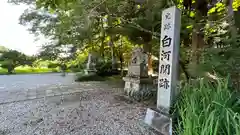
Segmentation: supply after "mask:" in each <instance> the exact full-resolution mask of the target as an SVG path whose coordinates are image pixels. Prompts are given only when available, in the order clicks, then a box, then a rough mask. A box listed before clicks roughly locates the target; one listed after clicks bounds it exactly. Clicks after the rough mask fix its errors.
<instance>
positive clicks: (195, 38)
mask: <svg viewBox="0 0 240 135" xmlns="http://www.w3.org/2000/svg"><path fill="white" fill-rule="evenodd" d="M201 19H203V17H202V15H201V12H200V11H198V10H197V11H196V21H195V24H194V26H193V33H192V59H191V65H192V68H193V69H191V71H193V72H192V73H191V76H194V77H196V75H197V66H198V64H199V63H200V57H201V49H203V47H204V33H203V32H202V30H201V29H202V28H203V27H204V25H202V24H200V23H198V22H199V21H200V20H201Z"/></svg>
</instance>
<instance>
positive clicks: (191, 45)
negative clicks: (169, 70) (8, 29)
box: [11, 0, 240, 79]
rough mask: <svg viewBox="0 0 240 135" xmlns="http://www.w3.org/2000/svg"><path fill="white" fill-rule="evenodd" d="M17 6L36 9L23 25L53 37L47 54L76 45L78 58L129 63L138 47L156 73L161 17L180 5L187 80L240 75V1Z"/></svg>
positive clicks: (51, 1) (31, 0)
mask: <svg viewBox="0 0 240 135" xmlns="http://www.w3.org/2000/svg"><path fill="white" fill-rule="evenodd" d="M11 2H15V3H25V4H29V5H31V8H29V9H28V10H26V11H25V12H24V13H23V14H22V16H21V17H20V23H21V24H22V25H29V24H30V25H31V26H32V27H31V28H30V29H29V30H30V31H31V32H32V33H34V34H43V35H44V36H47V37H51V39H52V41H54V42H53V43H51V45H47V46H46V47H45V50H49V51H46V52H51V51H52V52H53V53H52V54H56V53H59V52H61V51H59V50H58V49H57V48H58V47H59V46H69V45H72V54H74V55H72V56H75V54H76V53H77V52H79V51H82V52H83V51H86V50H88V51H90V52H91V51H95V52H98V53H99V55H100V56H102V57H111V58H112V61H114V60H116V59H117V60H120V59H121V60H123V58H124V59H125V60H127V58H128V57H129V56H128V57H125V55H121V54H122V52H130V51H131V49H132V47H134V46H136V45H137V46H142V47H143V48H144V51H145V52H146V53H148V54H149V64H148V65H149V66H150V67H151V65H152V60H151V56H152V55H155V56H159V42H160V41H159V38H160V37H159V36H160V27H161V11H162V10H163V9H166V8H168V7H170V6H174V5H175V6H177V7H178V8H180V9H181V11H182V18H181V19H182V20H181V22H182V25H181V52H180V54H181V56H180V65H181V70H182V72H183V73H184V74H185V76H186V78H188V79H189V78H193V77H198V76H205V75H206V74H215V75H216V74H220V75H223V76H226V74H228V73H229V72H228V73H227V72H226V71H231V72H233V71H237V69H236V66H234V65H236V64H238V63H240V61H239V60H238V58H239V57H238V56H239V55H238V53H237V52H238V51H239V47H238V46H239V42H238V41H239V40H238V39H239V36H238V35H239V28H240V25H239V21H240V19H239V16H240V11H239V6H240V1H239V0H158V1H155V0H102V1H99V0H81V1H80V0H36V1H35V0H12V1H11ZM54 48H56V49H54ZM126 49H127V50H126ZM50 50H51V51H50ZM57 50H58V51H57ZM43 55H45V56H46V55H48V56H51V57H54V56H55V55H50V54H43ZM128 55H130V54H129V53H128ZM233 57H234V58H233ZM72 58H73V57H72ZM74 58H77V57H74ZM226 62H228V63H229V64H226ZM226 69H227V70H226ZM196 71H198V72H196Z"/></svg>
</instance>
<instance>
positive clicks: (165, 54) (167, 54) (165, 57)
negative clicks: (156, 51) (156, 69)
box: [161, 51, 171, 60]
mask: <svg viewBox="0 0 240 135" xmlns="http://www.w3.org/2000/svg"><path fill="white" fill-rule="evenodd" d="M170 55H171V51H166V52H165V51H162V53H161V60H164V59H167V60H169V59H170Z"/></svg>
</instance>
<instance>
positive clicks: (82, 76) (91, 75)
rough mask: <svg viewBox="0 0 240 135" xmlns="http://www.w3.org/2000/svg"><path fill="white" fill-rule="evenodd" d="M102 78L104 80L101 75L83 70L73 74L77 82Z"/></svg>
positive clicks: (100, 79)
mask: <svg viewBox="0 0 240 135" xmlns="http://www.w3.org/2000/svg"><path fill="white" fill-rule="evenodd" d="M103 80H104V78H103V77H100V76H98V75H97V74H95V73H89V74H85V73H83V72H79V73H76V75H75V81H78V82H83V81H103Z"/></svg>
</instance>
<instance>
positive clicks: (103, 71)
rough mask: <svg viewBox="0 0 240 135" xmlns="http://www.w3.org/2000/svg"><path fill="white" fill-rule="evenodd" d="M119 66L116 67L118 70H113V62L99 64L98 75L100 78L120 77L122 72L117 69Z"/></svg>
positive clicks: (97, 67) (97, 65)
mask: <svg viewBox="0 0 240 135" xmlns="http://www.w3.org/2000/svg"><path fill="white" fill-rule="evenodd" d="M117 67H118V65H116V68H115V69H113V68H112V62H111V61H107V62H104V61H103V62H98V63H97V64H96V69H97V75H99V76H112V75H119V74H120V71H119V70H118V69H117Z"/></svg>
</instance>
